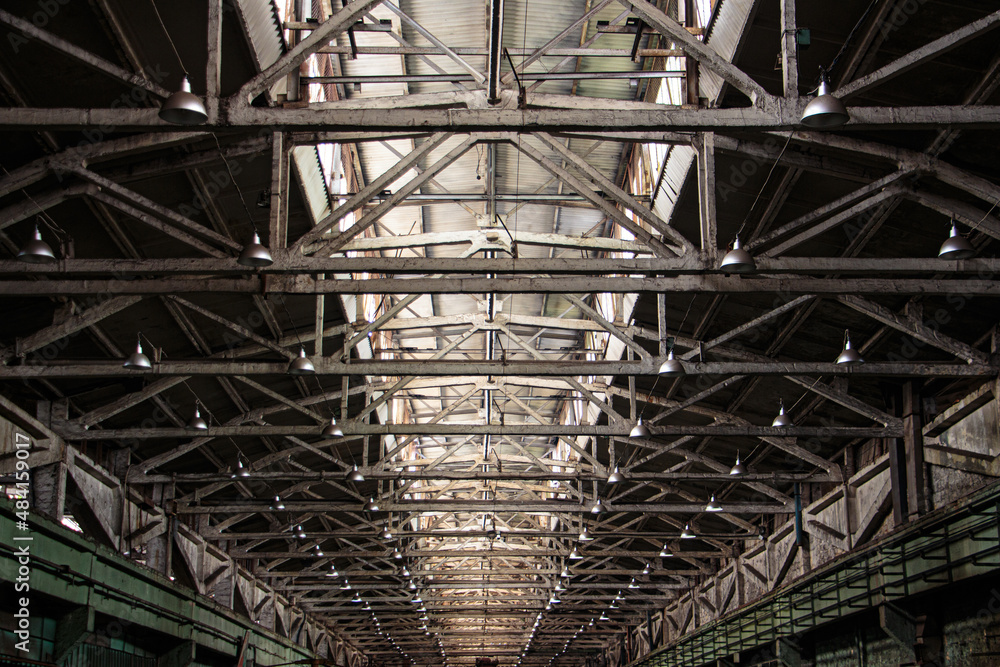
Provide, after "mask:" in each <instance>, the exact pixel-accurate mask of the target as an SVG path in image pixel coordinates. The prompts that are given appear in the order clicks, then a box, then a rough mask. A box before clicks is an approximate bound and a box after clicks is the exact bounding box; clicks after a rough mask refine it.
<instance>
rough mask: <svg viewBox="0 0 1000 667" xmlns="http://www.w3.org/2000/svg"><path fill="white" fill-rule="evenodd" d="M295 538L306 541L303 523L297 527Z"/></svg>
mask: <svg viewBox="0 0 1000 667" xmlns="http://www.w3.org/2000/svg"><path fill="white" fill-rule="evenodd" d="M295 537H297V538H299V539H300V540H304V539H306V531H305V529H304V528H302V524H301V523H300V524H299V525H297V526H295Z"/></svg>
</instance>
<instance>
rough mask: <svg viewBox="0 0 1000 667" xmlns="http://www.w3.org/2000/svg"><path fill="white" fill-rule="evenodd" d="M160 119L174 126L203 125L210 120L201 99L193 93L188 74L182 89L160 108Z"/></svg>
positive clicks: (183, 81) (182, 83) (182, 81)
mask: <svg viewBox="0 0 1000 667" xmlns="http://www.w3.org/2000/svg"><path fill="white" fill-rule="evenodd" d="M159 116H160V119H162V120H165V121H167V122H168V123H173V124H174V125H201V124H202V123H204V122H205V121H206V120H208V112H207V111H206V110H205V104H204V102H202V101H201V98H200V97H198V96H197V95H195V94H194V93H192V92H191V82H190V81H189V80H188V78H187V74H185V75H184V78H183V79H181V88H180V90H178V91H177V92H176V93H174V94H172V95H171V96H170V97H168V98H167V100H166V102H164V103H163V106H161V107H160V113H159Z"/></svg>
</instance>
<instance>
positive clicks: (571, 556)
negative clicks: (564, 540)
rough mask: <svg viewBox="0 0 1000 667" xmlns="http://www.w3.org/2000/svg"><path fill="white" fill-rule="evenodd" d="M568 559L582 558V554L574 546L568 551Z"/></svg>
mask: <svg viewBox="0 0 1000 667" xmlns="http://www.w3.org/2000/svg"><path fill="white" fill-rule="evenodd" d="M569 559H570V560H582V559H583V556H582V555H581V554H580V552H579V551H578V550H577V549H576V548H575V547H574V548H573V550H572V551H570V552H569Z"/></svg>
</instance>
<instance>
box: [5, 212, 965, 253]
mask: <svg viewBox="0 0 1000 667" xmlns="http://www.w3.org/2000/svg"><path fill="white" fill-rule="evenodd" d="M35 231H36V235H37V231H38V230H37V229H36V230H35ZM975 256H976V249H975V248H974V247H973V246H972V244H971V243H969V239H967V238H966V237H965V236H963V235H962V234H959V233H958V228H957V227H956V226H955V222H954V221H952V223H951V233H950V234H949V235H948V238H947V239H946V240H945V242H944V243H942V244H941V249H940V250H938V257H939V258H941V259H971V258H972V257H975ZM20 257H21V255H20V253H19V254H18V258H20Z"/></svg>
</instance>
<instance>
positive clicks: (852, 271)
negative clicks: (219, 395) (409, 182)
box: [0, 195, 1000, 294]
mask: <svg viewBox="0 0 1000 667" xmlns="http://www.w3.org/2000/svg"><path fill="white" fill-rule="evenodd" d="M922 197H924V198H926V199H927V201H929V202H934V203H942V206H943V205H944V202H946V200H943V199H935V198H933V197H932V196H931V195H922ZM976 211H978V209H975V208H974V207H968V209H967V211H966V212H967V216H966V217H965V219H969V220H971V219H972V218H973V217H974V216H975V215H976ZM984 214H985V211H979V215H978V218H977V220H979V219H982V218H983V216H984ZM974 224H975V223H974V222H969V226H973V225H974ZM402 238H408V237H402ZM418 240H419V239H418ZM539 240H541V239H539ZM538 245H547V244H545V243H539V244H538ZM398 247H399V246H398V245H395V244H387V245H385V246H384V247H383V246H380V245H379V244H377V243H376V244H372V245H371V246H370V247H369V246H367V245H361V246H359V247H357V248H350V249H352V250H385V249H395V248H398ZM555 247H561V246H559V245H556V246H555ZM565 247H573V246H568V245H567V246H565ZM579 247H581V248H582V249H594V250H619V251H626V252H635V248H632V247H620V248H619V247H610V246H609V247H604V246H601V245H594V246H588V245H586V244H583V245H581V246H579ZM347 248H349V246H348V247H345V250H346V249H347ZM272 255H274V260H275V261H274V264H273V265H271V266H269V267H267V268H264V269H259V270H256V271H253V270H249V269H247V267H245V266H241V265H240V264H238V263H237V262H236V259H235V258H221V261H220V260H218V259H208V258H183V259H148V260H138V259H116V260H110V259H87V258H71V259H63V260H60V261H59V262H58V263H56V264H25V263H24V262H19V261H17V260H13V259H0V274H2V275H6V276H19V275H31V276H88V277H95V276H104V277H117V276H128V277H130V278H131V277H133V276H134V275H135V274H145V275H160V276H165V277H175V276H187V275H194V276H198V277H227V278H244V279H246V280H247V281H250V280H253V279H254V277H255V276H256V275H266V276H279V275H282V274H295V275H302V274H305V275H309V274H319V273H365V272H368V273H387V274H401V275H407V274H410V275H424V274H428V273H434V274H444V275H447V274H450V273H473V274H476V273H495V274H499V275H500V276H503V275H508V274H526V275H531V274H541V275H584V276H586V275H594V276H595V277H600V276H601V274H618V273H629V274H660V275H661V276H681V275H705V276H715V277H716V278H717V279H720V280H721V279H722V278H724V277H725V273H726V272H725V271H723V270H722V269H720V268H718V267H717V266H715V265H713V264H711V263H710V262H709V261H708V260H707V259H705V258H703V257H702V256H701V255H699V254H685V255H684V256H682V257H650V256H646V257H638V258H588V257H574V258H530V257H525V258H520V259H512V258H503V257H499V258H482V257H301V256H300V257H296V256H294V255H289V254H285V253H282V252H272ZM757 268H758V271H757V274H750V275H749V276H745V277H743V278H739V279H737V281H745V280H755V279H756V280H760V279H763V277H766V276H770V275H773V274H806V275H824V274H837V275H847V276H857V275H866V274H867V275H869V277H876V276H878V275H891V274H897V273H898V274H908V275H921V276H932V275H935V274H944V275H949V276H952V275H954V276H969V275H972V276H975V275H980V274H990V273H997V272H1000V259H997V258H992V257H979V258H973V259H968V260H963V261H954V260H944V259H938V258H937V257H936V256H934V257H885V258H879V257H758V258H757ZM622 279H623V280H624V279H625V278H622ZM272 282H273V281H272ZM0 287H2V285H0ZM568 291H570V292H572V293H576V294H580V293H585V292H586V291H587V290H581V289H577V290H568ZM602 291H607V290H602ZM611 291H616V290H611ZM0 293H2V292H0Z"/></svg>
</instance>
